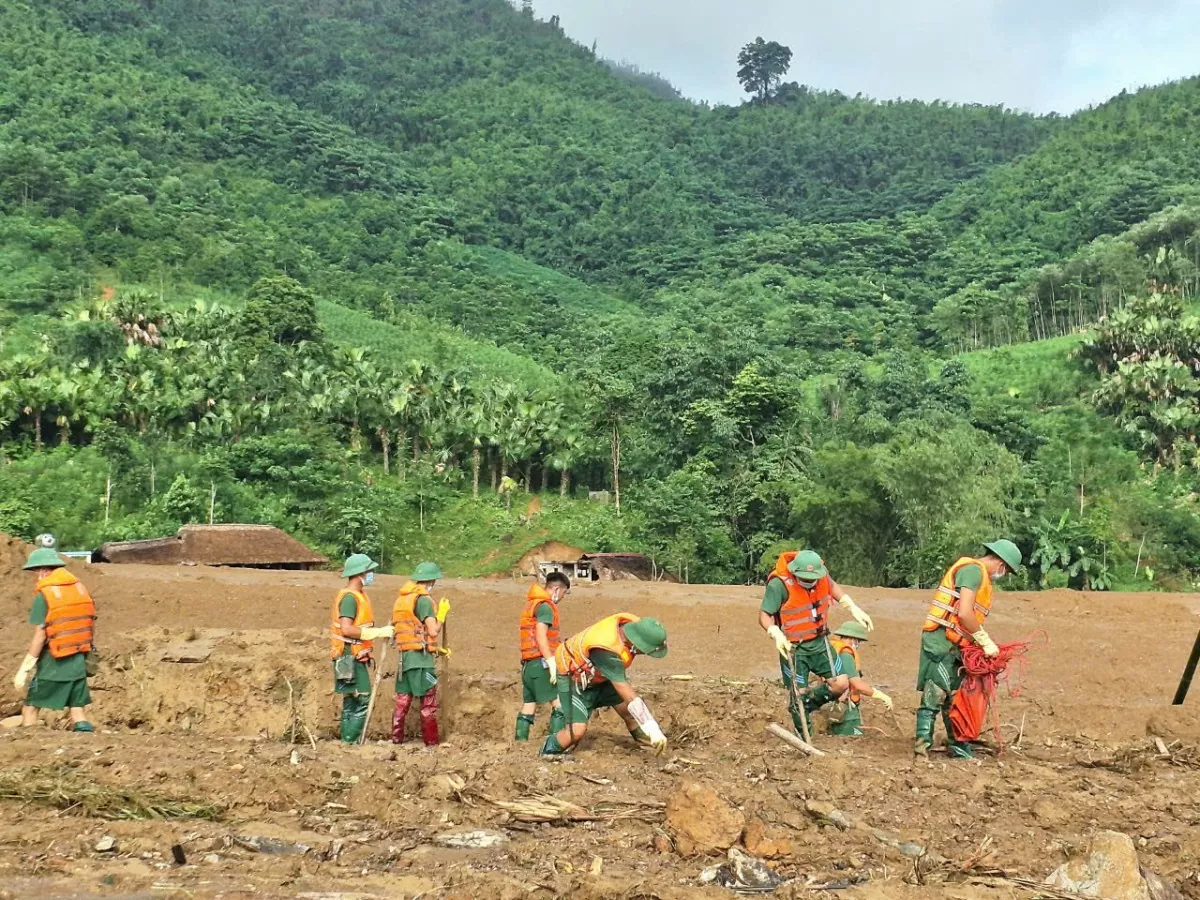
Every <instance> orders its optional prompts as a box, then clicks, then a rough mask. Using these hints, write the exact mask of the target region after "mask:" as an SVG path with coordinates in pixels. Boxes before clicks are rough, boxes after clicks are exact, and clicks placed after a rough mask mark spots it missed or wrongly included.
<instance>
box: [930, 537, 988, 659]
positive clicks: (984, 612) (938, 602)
mask: <svg viewBox="0 0 1200 900" xmlns="http://www.w3.org/2000/svg"><path fill="white" fill-rule="evenodd" d="M964 566H979V571H981V572H982V573H983V581H981V582H980V584H979V589H978V590H977V591H975V616H976V618H978V619H979V624H980V625H982V624H983V623H984V622H985V621H987V617H988V615H989V614H990V613H991V611H992V576H991V575H989V574H988V570H987V566H985V565H984V564H983V563H982V562H980V561H979V560H977V559H973V558H971V557H969V556H964V557H963V558H962V559H960V560H959V561H958V562H956V563H955V564H954V565H952V566H951V567H950V568H949V569H947V570H946V574H945V575H943V576H942V582H941V584H939V585H938V586H937V590H935V591H934V592H933V601H932V602H931V603H930V604H929V613H928V614H927V615H926V616H925V624H924V625H923V626H922V630H923V631H937V629H939V628H945V629H946V637H947V638H949V639H950V642H951V643H953V644H958V643H961V641H962V639H963V638H964V637H966V633H965V632H964V631H963V630H962V629H961V628H959V627H958V599H959V593H958V588H956V587H955V586H954V578H955V576H956V575H958V571H959V569H962V568H963V567H964Z"/></svg>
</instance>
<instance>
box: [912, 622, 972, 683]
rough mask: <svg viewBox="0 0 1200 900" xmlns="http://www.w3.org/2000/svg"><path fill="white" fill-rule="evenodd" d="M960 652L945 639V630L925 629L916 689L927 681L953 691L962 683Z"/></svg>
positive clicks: (922, 637)
mask: <svg viewBox="0 0 1200 900" xmlns="http://www.w3.org/2000/svg"><path fill="white" fill-rule="evenodd" d="M962 679H963V676H962V652H961V651H960V650H959V649H958V647H957V646H956V645H955V644H953V643H951V642H950V641H949V640H947V639H946V632H945V631H941V630H939V631H927V632H925V633H924V634H923V635H922V636H921V660H920V662H919V663H918V664H917V690H918V691H923V690H925V685H926V684H927V683H932V684H935V685H937V686H938V687H940V688H941V689H942V690H944V691H945V692H946V693H948V694H949V693H953V692H954V691H956V690H958V686H959V685H960V684H962Z"/></svg>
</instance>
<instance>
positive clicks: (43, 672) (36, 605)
mask: <svg viewBox="0 0 1200 900" xmlns="http://www.w3.org/2000/svg"><path fill="white" fill-rule="evenodd" d="M49 611H50V608H49V605H48V604H47V603H46V598H45V597H44V596H42V594H40V593H39V594H37V595H36V596H35V597H34V598H33V609H32V611H31V612H30V614H29V624H30V625H37V626H43V625H45V624H46V617H47V615H48V613H49ZM91 702H92V695H91V693H90V692H89V691H88V686H87V654H86V653H72V654H71V655H70V656H64V657H63V658H62V659H56V658H55V657H54V656H52V655H51V653H50V643H49V641H47V642H46V646H45V647H43V648H42V652H41V654H40V655H39V656H38V661H37V668H36V669H35V670H34V675H33V679H32V680H31V681H30V682H29V695H28V697H27V698H26V700H25V703H26V705H27V706H33V707H36V708H37V709H69V708H71V707H83V706H87V705H89V704H90V703H91Z"/></svg>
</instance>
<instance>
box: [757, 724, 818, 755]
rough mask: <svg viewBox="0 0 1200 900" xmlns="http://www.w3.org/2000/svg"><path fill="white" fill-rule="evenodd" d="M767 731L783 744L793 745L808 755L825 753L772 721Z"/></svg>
mask: <svg viewBox="0 0 1200 900" xmlns="http://www.w3.org/2000/svg"><path fill="white" fill-rule="evenodd" d="M767 733H768V734H773V735H775V737H777V738H779V739H780V740H781V741H783V742H784V743H785V744H788V745H789V746H792V747H795V748H796V749H797V750H799V751H801V752H802V753H806V754H808V755H809V756H824V755H825V751H824V750H818V749H817V748H816V747H814V746H813V745H812V744H810V743H809V742H808V741H802V740H800V738H798V737H796V736H795V735H794V734H792V733H791V732H790V731H788V730H787V729H786V728H781V727H780V726H778V725H776V724H775V723H774V722H772V723H771V724H770V725H768V726H767Z"/></svg>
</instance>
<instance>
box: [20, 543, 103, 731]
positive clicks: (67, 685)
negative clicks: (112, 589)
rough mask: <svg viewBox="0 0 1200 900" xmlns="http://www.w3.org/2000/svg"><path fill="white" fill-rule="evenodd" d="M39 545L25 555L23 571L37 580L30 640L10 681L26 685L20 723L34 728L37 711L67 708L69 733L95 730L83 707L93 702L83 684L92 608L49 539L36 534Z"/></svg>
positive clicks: (92, 623)
mask: <svg viewBox="0 0 1200 900" xmlns="http://www.w3.org/2000/svg"><path fill="white" fill-rule="evenodd" d="M38 543H39V544H40V545H41V546H39V547H37V548H36V549H35V550H34V551H33V552H32V553H30V554H29V559H28V560H27V561H26V563H25V566H24V568H25V571H27V572H31V573H32V574H33V577H34V579H35V580H36V583H35V593H34V595H33V609H32V610H31V611H30V614H29V624H30V625H33V626H34V632H33V639H32V640H31V641H30V642H29V651H28V652H27V653H26V654H25V659H24V661H23V662H22V663H21V666H20V668H18V669H17V674H16V676H15V677H14V678H13V685H14V686H15V687H16V688H17V690H21V689H22V688H24V687H25V685H26V683H28V684H29V692H28V694H27V695H26V698H25V703H24V705H23V706H22V707H21V724H22V725H24V726H28V725H36V724H37V720H38V710H39V709H56V710H61V709H66V710H68V711H69V714H70V716H71V730H72V731H82V732H89V731H94V730H95V729H94V728H93V727H92V723H91V722H89V721H88V720H87V718H86V717H85V708H86V707H87V706H88V705H89V704H90V703H91V702H92V696H91V693H90V692H89V691H88V684H87V679H88V675H89V674H92V673H91V671H90V667H91V664H92V662H93V660H92V659H90V657H91V654H92V653H93V651H94V647H95V637H96V630H95V629H96V604H95V602H94V601H93V600H92V596H91V594H89V593H88V589H87V588H86V587H84V586H83V583H82V582H81V581H80V580H79V579H78V578H76V577H75V576H74V575H72V574H71V573H70V572H69V571H67V569H66V568H65V566H66V563H65V562H64V561H63V560H62V558H61V557H59V555H58V553H57V552H56V551H55V549H54V538H53V537H51V536H50V535H41V536H40V537H39V539H38ZM31 674H32V675H33V679H32V680H30V677H29V676H30V675H31Z"/></svg>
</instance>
